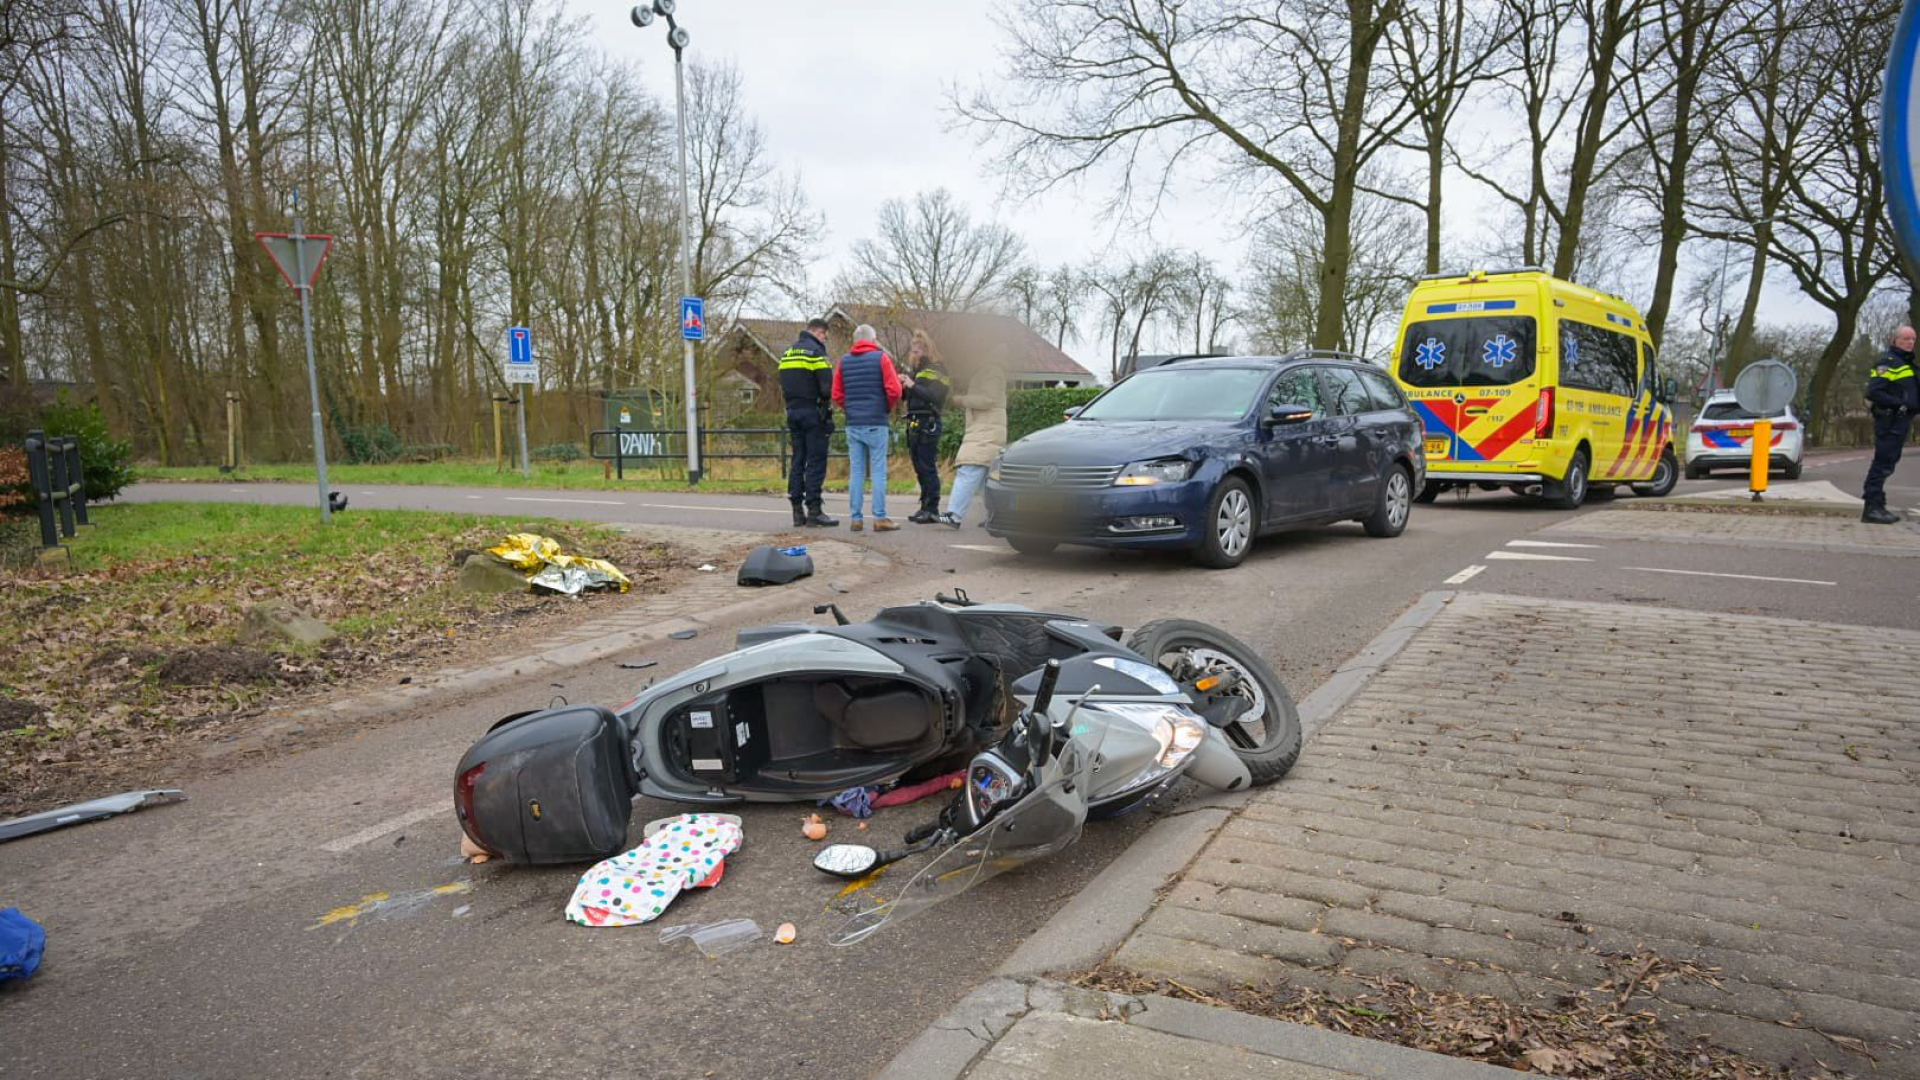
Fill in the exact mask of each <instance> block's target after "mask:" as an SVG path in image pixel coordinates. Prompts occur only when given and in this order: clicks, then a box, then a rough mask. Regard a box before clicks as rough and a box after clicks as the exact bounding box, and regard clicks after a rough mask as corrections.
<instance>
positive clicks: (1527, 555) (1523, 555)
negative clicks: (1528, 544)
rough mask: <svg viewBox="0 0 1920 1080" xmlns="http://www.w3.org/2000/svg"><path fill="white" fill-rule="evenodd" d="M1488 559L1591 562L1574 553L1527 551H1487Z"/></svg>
mask: <svg viewBox="0 0 1920 1080" xmlns="http://www.w3.org/2000/svg"><path fill="white" fill-rule="evenodd" d="M1487 558H1489V559H1505V560H1507V561H1508V562H1592V561H1593V560H1592V559H1582V558H1579V557H1578V556H1575V555H1536V554H1534V553H1532V552H1529V551H1489V552H1487Z"/></svg>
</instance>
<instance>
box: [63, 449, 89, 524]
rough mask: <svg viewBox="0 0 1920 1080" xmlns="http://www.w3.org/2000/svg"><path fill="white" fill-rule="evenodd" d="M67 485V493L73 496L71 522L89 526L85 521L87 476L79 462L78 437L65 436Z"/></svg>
mask: <svg viewBox="0 0 1920 1080" xmlns="http://www.w3.org/2000/svg"><path fill="white" fill-rule="evenodd" d="M67 483H68V485H69V487H68V492H69V493H70V494H71V495H72V496H73V498H72V499H71V500H70V501H71V502H72V503H73V520H74V521H75V522H76V523H77V524H81V525H91V524H93V522H91V521H88V520H87V474H86V470H85V469H84V468H82V466H81V462H80V436H78V435H69V436H67Z"/></svg>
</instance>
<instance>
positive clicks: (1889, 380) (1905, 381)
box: [1860, 326, 1920, 525]
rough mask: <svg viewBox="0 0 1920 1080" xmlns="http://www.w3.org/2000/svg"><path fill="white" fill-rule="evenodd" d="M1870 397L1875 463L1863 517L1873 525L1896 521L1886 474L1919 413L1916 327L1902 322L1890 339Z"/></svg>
mask: <svg viewBox="0 0 1920 1080" xmlns="http://www.w3.org/2000/svg"><path fill="white" fill-rule="evenodd" d="M1867 400H1868V401H1869V402H1872V404H1873V464H1872V465H1871V466H1870V467H1868V469H1867V484H1866V487H1865V489H1864V490H1862V491H1861V493H1860V497H1861V498H1862V499H1863V500H1864V501H1865V502H1866V504H1867V505H1866V509H1864V510H1862V511H1861V513H1860V520H1861V521H1864V522H1867V523H1868V524H1872V525H1895V524H1898V523H1899V521H1900V517H1899V515H1897V514H1894V513H1892V512H1890V511H1889V510H1888V509H1887V477H1889V476H1892V475H1893V467H1894V466H1895V465H1897V464H1899V463H1900V451H1901V449H1902V448H1903V447H1905V446H1906V443H1907V433H1908V432H1910V431H1912V430H1913V418H1914V416H1915V415H1920V379H1916V378H1915V377H1914V374H1913V327H1911V326H1903V327H1901V328H1900V329H1898V330H1895V331H1894V332H1893V336H1892V337H1890V338H1888V339H1887V353H1886V355H1885V356H1882V357H1881V358H1880V362H1879V363H1877V364H1875V365H1874V367H1873V374H1872V375H1871V376H1869V377H1868V379H1867Z"/></svg>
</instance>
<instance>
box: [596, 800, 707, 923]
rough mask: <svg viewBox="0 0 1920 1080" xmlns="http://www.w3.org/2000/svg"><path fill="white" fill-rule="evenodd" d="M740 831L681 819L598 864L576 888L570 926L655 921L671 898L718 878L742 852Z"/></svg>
mask: <svg viewBox="0 0 1920 1080" xmlns="http://www.w3.org/2000/svg"><path fill="white" fill-rule="evenodd" d="M740 840H741V832H740V826H739V825H738V824H736V823H735V822H733V821H729V820H726V819H725V818H722V817H718V816H716V815H713V814H682V815H680V816H679V817H677V818H674V819H673V820H672V821H671V822H669V823H668V824H667V825H666V826H664V827H663V828H661V830H660V831H659V832H656V833H654V834H653V835H652V836H650V837H648V838H647V840H646V842H645V843H643V844H641V845H640V846H639V847H637V848H634V849H633V850H632V851H629V852H626V853H624V854H620V855H615V856H614V857H613V858H611V859H607V860H605V861H603V862H600V863H597V864H595V865H594V867H593V869H591V870H589V871H587V872H586V875H585V876H583V877H582V878H581V879H580V884H578V885H576V886H574V889H573V899H571V900H569V901H567V921H568V922H575V923H579V924H580V925H581V926H637V925H639V924H640V923H644V922H652V921H653V920H654V919H657V918H659V917H660V913H661V912H663V911H665V910H667V905H668V904H671V903H673V898H674V897H676V896H679V895H680V893H681V891H682V890H684V889H691V888H694V887H695V886H697V885H700V884H702V883H704V882H706V881H708V880H709V879H714V878H717V877H718V874H717V871H718V870H719V869H720V864H721V861H722V860H724V859H725V858H726V857H727V856H729V855H731V854H733V853H734V852H736V851H738V850H740Z"/></svg>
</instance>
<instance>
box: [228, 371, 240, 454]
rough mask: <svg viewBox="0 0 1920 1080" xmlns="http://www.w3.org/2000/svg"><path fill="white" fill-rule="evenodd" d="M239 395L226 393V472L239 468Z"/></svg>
mask: <svg viewBox="0 0 1920 1080" xmlns="http://www.w3.org/2000/svg"><path fill="white" fill-rule="evenodd" d="M240 457H241V454H240V394H239V392H238V391H235V390H229V391H227V471H228V472H232V471H234V470H235V469H238V468H239V467H240Z"/></svg>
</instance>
